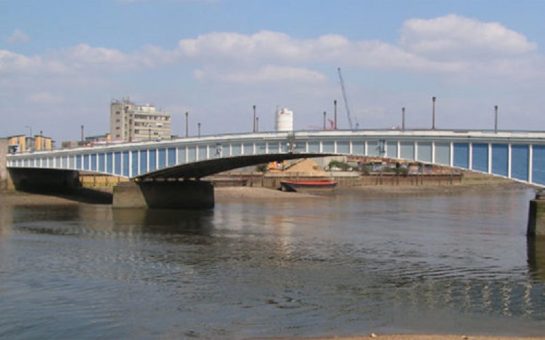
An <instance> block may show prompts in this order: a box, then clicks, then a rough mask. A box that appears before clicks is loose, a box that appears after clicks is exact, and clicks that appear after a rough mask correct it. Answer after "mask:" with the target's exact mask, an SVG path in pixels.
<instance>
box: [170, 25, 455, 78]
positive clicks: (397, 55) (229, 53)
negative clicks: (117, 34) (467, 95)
mask: <svg viewBox="0 0 545 340" xmlns="http://www.w3.org/2000/svg"><path fill="white" fill-rule="evenodd" d="M179 51H180V54H181V55H182V56H183V57H186V58H190V59H195V60H199V61H200V62H202V63H212V64H221V63H224V64H227V63H228V64H233V63H234V64H248V63H250V64H263V63H298V64H301V63H305V64H307V63H328V64H331V63H334V64H335V63H337V64H348V65H353V66H356V67H370V68H382V69H384V68H396V69H408V70H419V71H446V72H451V71H459V70H460V68H461V67H462V65H460V64H458V63H455V62H444V63H439V62H436V61H431V60H428V59H426V58H422V57H420V56H418V55H416V54H413V53H410V52H408V51H405V50H403V49H401V48H400V47H398V46H394V45H391V44H387V43H384V42H380V41H350V40H348V39H347V38H346V37H344V36H341V35H333V34H330V35H323V36H319V37H317V38H314V39H295V38H292V37H290V36H288V35H286V34H284V33H278V32H270V31H261V32H258V33H255V34H252V35H244V34H240V33H232V32H223V33H209V34H205V35H201V36H198V37H197V38H194V39H184V40H181V41H180V42H179Z"/></svg>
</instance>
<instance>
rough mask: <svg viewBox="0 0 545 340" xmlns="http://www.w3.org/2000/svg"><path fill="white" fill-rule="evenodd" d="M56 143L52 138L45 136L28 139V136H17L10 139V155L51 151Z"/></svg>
mask: <svg viewBox="0 0 545 340" xmlns="http://www.w3.org/2000/svg"><path fill="white" fill-rule="evenodd" d="M54 147H55V142H54V141H53V139H51V137H46V136H44V135H35V136H34V137H28V136H26V135H15V136H9V137H8V149H9V152H10V153H18V152H32V151H49V150H53V148H54Z"/></svg>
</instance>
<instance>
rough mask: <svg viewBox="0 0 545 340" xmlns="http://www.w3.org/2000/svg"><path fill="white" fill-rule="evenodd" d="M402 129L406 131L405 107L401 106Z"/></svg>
mask: <svg viewBox="0 0 545 340" xmlns="http://www.w3.org/2000/svg"><path fill="white" fill-rule="evenodd" d="M401 130H403V131H405V107H402V108H401Z"/></svg>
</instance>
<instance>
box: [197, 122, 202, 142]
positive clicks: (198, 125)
mask: <svg viewBox="0 0 545 340" xmlns="http://www.w3.org/2000/svg"><path fill="white" fill-rule="evenodd" d="M197 136H198V137H199V138H201V122H198V123H197Z"/></svg>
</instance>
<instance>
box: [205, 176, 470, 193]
mask: <svg viewBox="0 0 545 340" xmlns="http://www.w3.org/2000/svg"><path fill="white" fill-rule="evenodd" d="M326 177H330V178H333V179H335V180H336V181H337V186H338V187H341V188H346V187H356V186H375V185H384V186H397V185H399V186H403V185H406V186H415V185H453V184H459V183H461V182H462V178H463V176H462V175H461V174H433V175H407V176H402V175H400V176H396V175H393V174H376V175H366V176H360V175H359V174H358V173H354V172H329V173H327V174H326ZM316 178H317V177H315V176H309V175H307V174H305V173H291V174H290V173H283V174H265V175H263V174H257V173H252V174H231V175H229V176H213V177H210V178H209V180H210V181H212V182H213V183H214V186H218V187H219V186H249V187H264V188H273V189H277V188H279V187H280V182H281V181H283V180H295V179H297V180H312V179H316ZM322 178H323V176H322Z"/></svg>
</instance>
